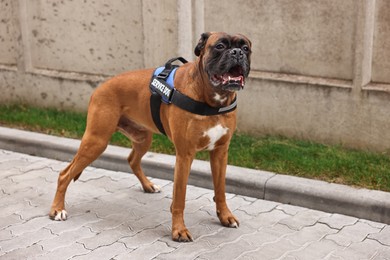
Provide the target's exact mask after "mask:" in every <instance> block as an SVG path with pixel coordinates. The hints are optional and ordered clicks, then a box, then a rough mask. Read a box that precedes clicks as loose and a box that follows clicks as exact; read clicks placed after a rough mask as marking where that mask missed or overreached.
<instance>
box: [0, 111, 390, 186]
mask: <svg viewBox="0 0 390 260" xmlns="http://www.w3.org/2000/svg"><path fill="white" fill-rule="evenodd" d="M85 119H86V115H85V114H83V113H74V112H64V111H59V110H55V109H39V108H33V107H28V106H21V105H13V106H4V105H3V106H0V125H2V126H8V127H15V128H21V129H26V130H31V131H37V132H43V133H47V134H51V135H57V136H65V137H71V138H81V136H82V135H83V133H84V129H85ZM111 143H112V144H115V145H120V146H126V147H131V142H130V141H129V140H128V139H127V138H126V137H125V136H123V135H122V134H120V133H115V134H114V135H113V137H112V139H111ZM151 151H154V152H159V153H166V154H174V153H175V149H174V147H173V145H172V144H171V142H170V141H169V140H168V139H167V138H166V137H165V136H162V135H155V136H154V139H153V143H152V147H151ZM197 158H198V159H202V160H208V153H207V152H201V153H199V154H198V155H197ZM229 164H232V165H237V166H242V167H248V168H253V169H261V170H266V171H272V172H276V173H283V174H289V175H294V176H300V177H306V178H312V179H320V180H325V181H328V182H334V183H342V184H347V185H352V186H357V187H365V188H369V189H378V190H383V191H390V156H389V155H388V154H379V153H373V152H366V151H357V150H349V149H345V148H343V147H341V146H330V145H323V144H318V143H313V142H309V141H301V140H294V139H288V138H284V137H274V136H266V137H253V136H248V135H244V134H240V133H238V134H235V135H234V137H233V139H232V142H231V145H230V150H229Z"/></svg>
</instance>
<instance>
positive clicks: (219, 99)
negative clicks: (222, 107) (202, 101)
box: [214, 93, 227, 104]
mask: <svg viewBox="0 0 390 260" xmlns="http://www.w3.org/2000/svg"><path fill="white" fill-rule="evenodd" d="M226 99H227V97H224V98H222V97H221V95H219V94H218V93H215V95H214V100H215V101H217V102H219V103H220V104H223V103H225V101H226Z"/></svg>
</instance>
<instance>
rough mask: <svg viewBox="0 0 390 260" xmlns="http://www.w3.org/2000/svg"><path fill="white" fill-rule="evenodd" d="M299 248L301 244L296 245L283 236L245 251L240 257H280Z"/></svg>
mask: <svg viewBox="0 0 390 260" xmlns="http://www.w3.org/2000/svg"><path fill="white" fill-rule="evenodd" d="M299 249H301V247H300V246H297V245H294V244H293V243H291V242H290V241H289V240H286V239H283V238H282V239H280V240H278V241H275V242H272V243H268V244H264V245H263V246H261V247H259V248H256V249H254V250H253V249H252V250H250V251H248V252H244V253H243V254H241V256H240V259H278V258H283V257H284V256H285V255H287V254H288V253H290V252H295V251H298V250H299Z"/></svg>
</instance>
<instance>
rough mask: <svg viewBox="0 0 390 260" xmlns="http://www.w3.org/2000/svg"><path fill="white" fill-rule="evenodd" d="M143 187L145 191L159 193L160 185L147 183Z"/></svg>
mask: <svg viewBox="0 0 390 260" xmlns="http://www.w3.org/2000/svg"><path fill="white" fill-rule="evenodd" d="M143 189H144V191H145V192H146V193H159V192H161V187H160V186H158V185H155V184H153V183H150V184H148V185H143Z"/></svg>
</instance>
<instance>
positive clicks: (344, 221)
mask: <svg viewBox="0 0 390 260" xmlns="http://www.w3.org/2000/svg"><path fill="white" fill-rule="evenodd" d="M358 220H359V219H358V218H354V217H349V216H345V215H340V214H332V215H330V216H326V217H325V218H320V219H319V220H318V222H320V223H324V224H326V225H328V226H329V227H331V228H336V229H342V228H343V227H345V226H351V225H354V224H355V223H356V222H357V221H358Z"/></svg>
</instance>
